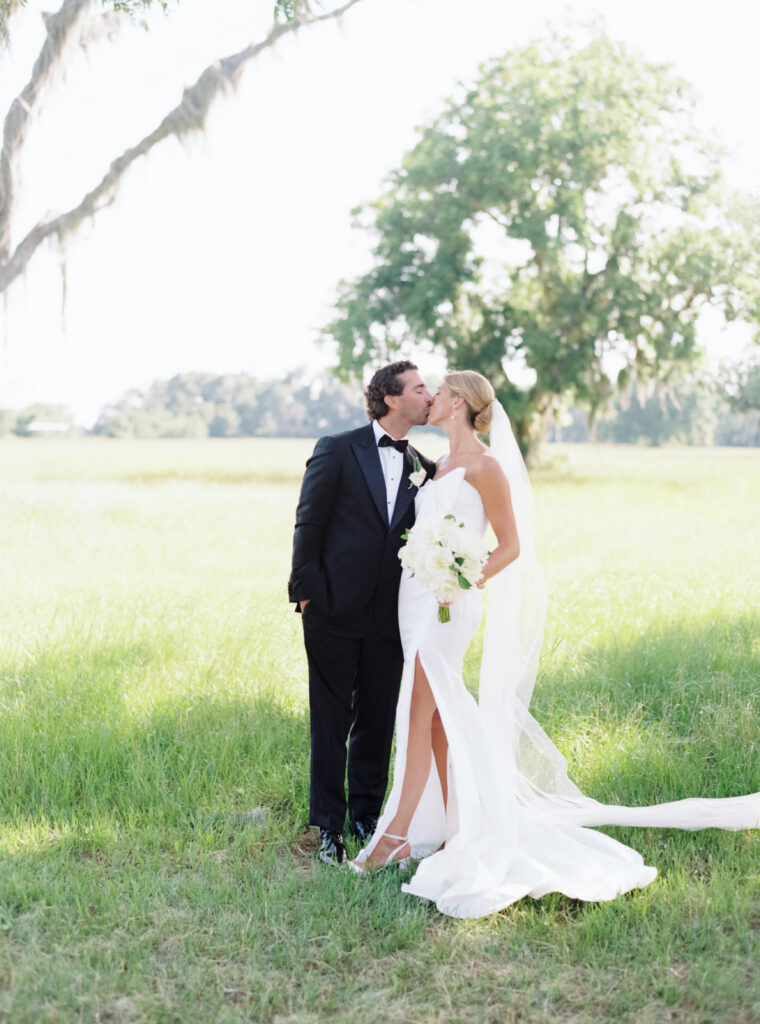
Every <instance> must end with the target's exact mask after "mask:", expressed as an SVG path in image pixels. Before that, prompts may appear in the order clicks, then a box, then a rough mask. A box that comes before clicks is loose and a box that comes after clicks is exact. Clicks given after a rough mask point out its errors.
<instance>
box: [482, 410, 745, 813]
mask: <svg viewBox="0 0 760 1024" xmlns="http://www.w3.org/2000/svg"><path fill="white" fill-rule="evenodd" d="M490 446H491V451H492V452H493V454H494V455H495V456H496V458H497V459H498V460H499V462H500V464H501V467H502V469H503V470H504V473H505V474H506V477H507V480H508V481H509V486H510V491H511V496H512V505H513V508H514V512H515V519H516V522H517V530H518V534H519V538H520V556H519V558H517V559H516V561H514V562H513V563H512V564H511V565H510V566H508V567H507V568H506V569H505V570H503V571H502V572H500V573H499V574H498V575H496V576H495V577H493V578H492V579H491V580H489V582H488V586H487V595H488V597H487V600H488V605H487V613H486V625H485V637H484V643H483V659H482V663H481V670H480V696H479V704H480V707H481V711H482V716H483V722H484V726H485V729H486V731H487V733H488V735H489V738H490V741H491V749H492V751H493V754H494V758H495V765H494V768H495V771H496V772H497V773H498V776H499V777H500V778H502V779H503V780H504V786H503V787H502V792H503V794H504V801H505V802H508V801H509V800H511V799H516V800H517V801H518V802H519V803H520V804H521V805H522V806H523V807H524V808H526V809H528V810H529V811H531V812H533V813H534V814H535V815H537V816H539V817H542V818H548V819H550V820H552V821H554V822H556V823H558V824H575V825H640V826H651V827H669V828H683V829H701V828H711V827H713V828H724V829H744V828H758V827H760V793H753V794H749V795H748V796H740V797H727V798H724V799H699V798H692V799H687V800H678V801H675V802H673V803H666V804H655V805H652V806H649V807H622V806H617V805H611V804H601V803H599V802H598V801H596V800H593V799H591V797H587V796H584V794H583V793H581V791H580V790H579V789H578V787H577V786H576V785H575V784H574V783H573V782H572V781H571V780H570V778H569V777H568V771H567V761H566V760H565V758H564V757H563V756H562V754H561V753H560V752H559V750H558V749H557V748H556V746H555V745H554V744H553V743H552V741H551V740H550V739H549V737H548V736H547V735H546V733H545V732H544V730H543V729H542V728H541V726H540V725H539V724H538V722H537V721H536V720H535V719H534V718H533V716H532V715H531V714H530V711H529V707H530V701H531V695H532V693H533V687H534V685H535V681H536V672H537V670H538V661H539V655H540V652H541V644H542V641H543V635H544V623H545V620H546V605H547V595H546V585H545V582H544V577H543V573H542V571H541V567H540V565H539V563H538V558H537V557H536V548H535V538H534V514H533V492H532V489H531V485H530V479H529V477H528V472H527V469H526V468H525V463H524V461H523V458H522V455H521V453H520V449H519V447H518V445H517V442H516V441H515V438H514V435H513V433H512V428H511V425H510V422H509V417H508V416H507V414H506V412H505V410H504V408H503V407H502V406H501V405H500V404H499V403H498V402H494V413H493V419H492V423H491V437H490ZM502 810H503V811H504V812H506V813H508V812H509V808H508V807H507V806H505V807H504V808H503V809H502Z"/></svg>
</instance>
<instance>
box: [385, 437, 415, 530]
mask: <svg viewBox="0 0 760 1024" xmlns="http://www.w3.org/2000/svg"><path fill="white" fill-rule="evenodd" d="M413 451H414V449H412V452H413ZM415 454H416V453H415ZM413 472H414V462H413V461H412V453H410V451H409V449H408V448H407V449H406V451H405V452H404V473H403V476H402V477H401V483H400V484H399V488H398V493H397V494H396V504H395V506H394V508H393V518H392V519H391V529H393V527H394V526H395V525H396V523H397V522H398V521H399V520H400V519H402V518H403V517H404V515H405V514H406V510H407V509H408V508H409V506H410V505H411V503H412V502H413V501H414V496H415V494H416V493H417V488H416V487H412V486H410V483H409V474H410V473H413Z"/></svg>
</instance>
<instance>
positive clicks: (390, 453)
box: [372, 420, 404, 523]
mask: <svg viewBox="0 0 760 1024" xmlns="http://www.w3.org/2000/svg"><path fill="white" fill-rule="evenodd" d="M372 429H373V430H374V432H375V443H376V444H379V443H380V438H381V437H382V436H383V434H388V431H387V430H383V428H382V427H381V426H380V424H379V423H378V422H377V420H372ZM390 436H391V435H390V434H388V437H390ZM391 440H392V441H400V440H403V438H397V437H392V438H391ZM377 453H378V455H379V456H380V465H381V466H382V469H383V477H384V478H385V497H386V501H387V503H388V522H389V523H390V521H391V520H392V519H393V509H394V507H395V505H396V496H397V494H398V488H399V484H400V483H401V477H402V476H403V473H404V456H403V455H402V453H401V452H400V451H398V449H396V448H393V447H392V446H390V445H389V446H388V447H386V448H378V449H377Z"/></svg>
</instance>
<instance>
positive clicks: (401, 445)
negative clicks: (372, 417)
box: [377, 434, 409, 455]
mask: <svg viewBox="0 0 760 1024" xmlns="http://www.w3.org/2000/svg"><path fill="white" fill-rule="evenodd" d="M408 444H409V442H408V441H406V440H403V441H394V440H393V438H392V437H391V436H390V435H389V434H383V436H382V437H381V438H380V440H379V441H378V442H377V447H378V448H390V447H393V448H395V449H396V451H397V452H401V454H402V455H403V453H404V452H405V451H406V448H407V445H408Z"/></svg>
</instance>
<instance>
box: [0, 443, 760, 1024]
mask: <svg viewBox="0 0 760 1024" xmlns="http://www.w3.org/2000/svg"><path fill="white" fill-rule="evenodd" d="M421 446H422V447H424V448H425V450H426V451H430V452H431V453H432V454H435V449H436V447H440V445H439V443H438V442H437V441H435V440H434V441H432V442H430V443H428V442H425V443H421ZM310 449H311V445H310V443H309V442H305V441H268V440H251V441H219V442H213V441H209V442H182V441H170V442H143V443H137V442H135V443H130V442H126V441H121V442H109V441H99V440H94V439H93V440H85V441H80V442H71V443H68V442H49V443H47V442H39V441H27V442H23V441H8V442H4V443H2V444H0V480H1V482H2V504H1V505H0V516H1V517H2V559H1V560H0V623H2V629H1V631H0V779H1V780H2V783H1V786H0V1021H9V1022H13V1024H27V1022H29V1024H32V1022H33V1024H38V1022H42V1021H56V1022H67V1024H68V1022H75V1021H76V1022H80V1021H81V1022H84V1021H87V1022H100V1024H106V1022H113V1024H117V1022H125V1024H132V1022H135V1024H136V1022H141V1021H145V1022H167V1024H168V1022H178V1024H191V1022H192V1024H194V1022H217V1021H219V1022H237V1021H262V1022H264V1021H266V1022H296V1021H298V1022H312V1021H322V1020H326V1019H329V1020H331V1021H336V1022H344V1021H345V1022H347V1021H352V1022H353V1021H360V1022H363V1024H367V1022H368V1024H375V1022H420V1024H422V1022H425V1024H428V1022H430V1024H432V1022H446V1024H449V1022H462V1024H464V1022H467V1024H469V1022H472V1024H481V1022H485V1021H487V1022H499V1024H502V1022H511V1021H521V1022H530V1024H533V1022H536V1024H548V1022H560V1021H561V1022H568V1021H572V1022H586V1021H588V1022H591V1021H594V1022H597V1021H608V1020H609V1021H613V1020H614V1021H624V1022H634V1021H635V1022H642V1024H646V1022H652V1024H654V1022H662V1021H690V1022H691V1021H693V1022H704V1024H708V1022H709V1024H713V1022H725V1024H750V1022H757V1021H760V972H758V969H757V961H758V953H759V951H760V942H759V941H758V938H759V936H760V836H758V834H757V833H736V834H735V833H728V834H725V833H719V832H716V831H714V830H710V831H707V832H703V833H678V832H670V831H667V830H634V829H611V830H610V833H611V834H613V835H616V836H617V837H618V838H620V839H622V840H623V841H625V842H628V843H630V844H631V845H633V846H634V847H635V848H636V849H638V850H639V851H640V852H641V853H642V854H643V855H644V857H645V859H646V861H647V863H650V864H654V865H655V866H657V867H658V868H659V870H660V877H659V878H658V880H657V881H656V882H654V883H653V884H652V885H651V886H650V887H649V888H647V889H646V890H643V891H641V892H635V893H633V894H630V895H628V896H625V897H622V898H620V899H618V900H616V901H614V902H612V903H608V904H603V905H592V904H579V903H575V902H573V901H571V900H568V899H566V898H564V897H560V896H551V897H547V898H545V899H543V900H540V901H533V900H524V901H523V902H521V903H520V904H518V905H516V906H514V907H512V908H510V909H509V910H507V911H505V912H503V913H500V914H497V915H494V916H493V917H491V918H488V919H484V920H481V921H470V922H462V921H453V920H450V919H446V918H442V917H441V916H440V915H439V914H438V913H437V912H436V911H435V910H434V909H433V908H431V907H430V906H428V905H426V904H423V903H421V902H419V901H417V900H415V899H414V898H412V897H408V896H404V895H403V894H402V893H400V891H399V881H398V875H397V874H396V875H394V874H393V873H391V872H386V873H384V874H382V875H379V876H378V877H376V878H373V879H364V880H362V879H356V878H355V876H353V875H350V874H349V873H348V872H344V871H336V870H333V869H329V868H325V867H323V866H322V865H317V864H315V862H314V859H313V843H314V841H313V836H312V835H311V834H310V832H309V830H307V829H306V827H305V821H306V806H307V789H308V777H307V757H308V730H307V719H306V705H305V693H306V690H305V659H304V656H303V653H302V647H301V637H300V632H299V620H298V618H297V616H295V615H294V614H293V613H292V609H291V608H290V607H289V606H288V605H287V604H286V596H285V583H286V579H287V573H288V562H289V556H290V545H291V537H292V522H293V512H294V508H295V503H296V499H297V494H298V485H299V481H300V476H301V473H302V469H303V462H304V459H305V458H306V456H307V454H308V452H309V451H310ZM534 481H535V489H536V505H537V515H538V546H539V554H540V556H541V558H542V561H543V563H544V566H545V569H546V572H547V576H548V581H549V586H550V613H549V621H548V624H547V632H546V639H545V647H544V656H543V660H542V666H541V670H540V675H539V682H538V685H537V689H536V697H535V701H534V712H535V714H536V716H537V717H538V718H539V720H540V721H541V722H542V724H543V725H544V727H545V728H546V729H547V731H548V732H549V733H550V735H551V736H552V737H553V738H554V739H555V740H556V742H557V743H558V744H559V746H560V747H561V749H562V750H563V751H564V753H565V754H566V755H567V757H568V759H569V760H570V763H571V770H572V775H573V777H574V778H575V779H576V781H578V782H579V784H580V785H581V786H582V787H583V788H584V789H585V790H586V791H587V792H589V793H590V794H591V795H593V796H595V797H597V798H599V799H602V800H607V801H612V802H625V803H641V802H651V801H653V800H668V799H674V798H678V797H683V796H699V795H702V796H721V795H732V794H738V793H744V792H748V791H752V790H760V530H759V529H758V519H759V517H758V512H759V511H760V452H758V451H740V450H725V449H724V450H705V449H702V450H695V449H688V450H676V449H672V450H643V449H626V448H605V447H598V448H595V447H581V446H577V447H575V446H552V447H551V448H547V449H546V450H545V452H544V462H543V463H542V465H541V466H539V467H538V468H537V469H536V471H535V473H534ZM466 670H467V678H468V682H469V683H470V684H471V685H474V684H475V680H476V670H477V652H476V651H473V653H472V655H471V656H470V657H468V661H467V665H466ZM262 807H263V808H266V809H267V813H266V817H265V819H264V820H263V821H262V820H261V816H260V815H258V814H252V813H251V812H252V811H253V810H254V809H255V808H262Z"/></svg>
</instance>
